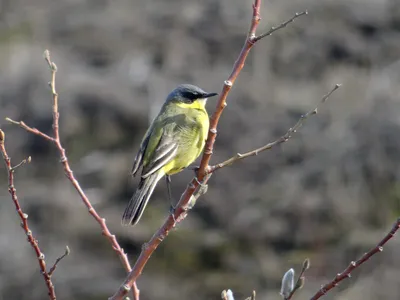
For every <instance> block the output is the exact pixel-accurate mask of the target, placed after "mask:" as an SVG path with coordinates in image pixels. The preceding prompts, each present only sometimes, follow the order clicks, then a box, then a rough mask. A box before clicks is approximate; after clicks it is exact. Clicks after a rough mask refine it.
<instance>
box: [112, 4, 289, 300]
mask: <svg viewBox="0 0 400 300" xmlns="http://www.w3.org/2000/svg"><path fill="white" fill-rule="evenodd" d="M260 6H261V0H254V4H253V15H252V19H251V24H250V29H249V32H248V34H247V37H246V40H245V43H244V45H243V47H242V50H241V52H240V54H239V56H238V58H237V60H236V62H235V64H234V66H233V70H232V72H231V74H230V76H229V77H228V79H227V80H225V81H224V85H223V88H222V92H221V94H220V97H219V99H218V103H217V106H216V109H215V112H214V114H213V115H212V116H211V118H210V129H209V132H208V137H207V142H206V145H205V147H204V152H203V156H202V159H201V163H200V167H199V170H198V172H197V176H196V178H193V179H192V181H191V182H190V183H189V184H188V186H187V188H186V190H185V191H184V192H183V194H182V196H181V198H180V200H179V202H178V204H177V206H176V209H175V210H174V213H173V214H170V215H169V217H168V218H167V219H166V220H165V222H164V224H163V225H162V226H161V227H160V228H159V229H158V231H157V232H155V233H154V235H153V236H152V237H151V239H150V240H149V241H148V242H147V243H146V244H144V245H143V247H142V251H141V253H140V255H139V257H138V259H137V260H136V263H135V265H134V266H133V269H132V271H131V272H130V273H129V274H128V276H127V277H126V278H125V280H124V282H123V283H122V284H121V285H120V287H119V289H118V290H117V291H116V293H115V294H114V295H113V296H111V297H110V298H109V300H122V299H123V297H124V296H126V294H127V293H128V292H129V290H130V288H131V287H132V284H133V283H134V282H135V281H136V280H137V278H138V277H139V276H140V274H141V273H142V271H143V268H144V266H145V265H146V263H147V261H148V260H149V258H150V256H151V255H152V254H153V252H154V251H155V250H156V249H157V247H158V245H160V243H161V242H162V241H163V240H164V239H165V237H166V236H167V235H168V234H169V232H170V230H171V229H172V228H173V227H175V225H176V224H177V223H178V222H180V221H182V220H183V219H184V218H185V217H186V215H187V211H188V206H189V205H188V204H189V202H190V200H191V199H192V195H193V193H194V192H195V191H196V189H197V187H198V186H199V183H200V182H201V183H202V184H206V183H207V181H208V177H206V175H207V173H208V172H207V170H208V168H209V162H210V158H211V155H212V153H213V148H214V143H215V139H216V137H217V125H218V121H219V119H220V117H221V114H222V112H223V110H224V108H225V106H226V98H227V96H228V94H229V91H230V90H231V88H232V86H233V84H234V83H235V81H236V79H237V77H238V75H239V73H240V71H241V70H242V69H243V66H244V63H245V61H246V58H247V55H248V54H249V52H250V50H251V49H252V47H253V46H254V45H255V44H256V42H257V41H258V40H259V39H258V40H257V39H256V29H257V26H258V24H259V22H260V19H261V18H260ZM289 23H290V22H289ZM283 27H284V26H282V27H281V28H283Z"/></svg>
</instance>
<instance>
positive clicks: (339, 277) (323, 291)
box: [310, 218, 400, 300]
mask: <svg viewBox="0 0 400 300" xmlns="http://www.w3.org/2000/svg"><path fill="white" fill-rule="evenodd" d="M399 229H400V218H398V219H397V221H396V222H395V223H394V225H393V227H392V229H391V230H390V232H389V233H388V234H387V235H386V236H385V237H384V238H383V239H382V240H381V241H380V242H379V243H378V244H377V245H376V246H375V247H374V248H372V249H371V250H369V251H368V252H367V253H365V254H364V255H363V256H361V257H360V258H359V259H358V260H357V261H352V262H351V263H350V264H349V266H348V267H347V268H346V269H345V270H344V271H343V272H342V273H339V274H337V275H336V276H335V278H333V279H332V280H331V281H330V282H328V283H327V284H325V285H323V286H322V287H321V289H320V290H319V291H318V292H317V293H316V294H315V295H314V296H313V297H312V298H311V299H310V300H317V299H319V298H321V297H322V296H324V295H325V294H326V293H327V292H328V291H329V290H331V289H333V288H335V287H336V286H338V284H339V282H341V281H342V280H344V279H346V278H350V277H351V272H353V271H354V270H355V269H357V268H358V267H359V266H361V265H362V264H363V263H365V262H366V261H367V260H369V259H370V258H371V257H372V256H373V255H375V254H377V253H380V252H382V251H383V246H384V245H385V244H386V243H387V242H388V241H389V240H390V239H391V238H393V236H394V235H395V234H396V232H397V231H398V230H399Z"/></svg>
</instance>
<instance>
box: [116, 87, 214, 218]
mask: <svg viewBox="0 0 400 300" xmlns="http://www.w3.org/2000/svg"><path fill="white" fill-rule="evenodd" d="M216 95H218V93H208V92H205V91H204V90H202V89H201V88H199V87H197V86H195V85H191V84H181V85H179V86H178V87H176V88H175V89H174V90H173V91H172V92H171V93H170V94H169V95H168V96H167V98H166V100H165V102H164V104H163V105H162V107H161V109H160V112H159V113H158V115H157V116H156V117H155V118H154V120H153V121H152V123H151V125H150V127H149V128H148V130H147V132H146V133H145V135H144V137H143V139H142V142H141V144H140V148H139V151H138V152H137V154H136V157H135V160H134V162H133V167H132V171H131V174H132V176H135V175H136V174H137V173H138V172H139V169H140V168H141V169H142V170H141V176H140V182H139V185H138V187H137V189H136V191H135V193H134V194H133V196H132V198H131V199H130V201H129V203H128V205H127V206H126V209H125V211H124V214H123V216H122V221H121V222H122V225H132V226H133V225H136V224H137V223H138V222H139V220H140V218H141V217H142V214H143V211H144V209H145V208H146V205H147V203H148V201H149V199H150V197H151V195H152V193H153V191H154V188H155V187H156V185H157V183H158V182H159V180H160V179H161V178H163V177H164V176H165V177H166V181H167V186H168V193H169V197H170V198H171V191H170V186H169V183H170V182H171V178H170V175H173V174H176V173H179V172H181V171H182V170H183V169H185V168H187V167H188V166H189V165H190V164H192V163H193V162H194V161H195V160H196V159H197V158H198V157H199V155H200V154H201V153H202V152H203V148H204V145H205V142H206V139H207V135H208V129H209V117H208V114H207V111H206V109H205V108H206V103H207V99H208V98H210V97H213V96H216Z"/></svg>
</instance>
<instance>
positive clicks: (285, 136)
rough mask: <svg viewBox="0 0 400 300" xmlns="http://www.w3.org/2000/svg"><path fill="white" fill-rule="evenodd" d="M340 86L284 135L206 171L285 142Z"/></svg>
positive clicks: (227, 164) (210, 171) (211, 171)
mask: <svg viewBox="0 0 400 300" xmlns="http://www.w3.org/2000/svg"><path fill="white" fill-rule="evenodd" d="M340 86H341V85H340V84H336V85H335V86H334V87H333V88H332V89H331V91H330V92H329V93H328V94H326V95H325V96H323V97H322V99H321V101H320V103H319V104H318V105H317V107H316V108H314V109H313V110H310V111H309V112H307V113H306V114H305V115H302V116H301V117H300V119H299V120H298V121H297V123H296V124H295V125H294V126H293V127H291V128H289V130H288V131H287V132H286V133H285V134H284V135H282V136H281V137H280V138H278V139H277V140H275V141H273V142H271V143H268V144H266V145H264V146H262V147H260V148H258V149H255V150H252V151H249V152H246V153H243V154H241V153H238V154H236V155H235V156H233V157H231V158H229V159H227V160H225V161H224V162H222V163H219V164H216V165H214V166H210V167H209V169H208V173H213V172H215V171H216V170H219V169H222V168H224V167H226V166H230V165H231V164H233V163H235V162H237V161H239V160H242V159H245V158H247V157H250V156H255V155H258V154H259V153H261V152H263V151H265V150H269V149H271V148H272V147H274V146H276V145H279V144H282V143H285V142H287V141H288V140H289V139H290V138H291V137H292V134H293V133H295V132H297V130H298V129H300V127H301V126H302V125H303V123H304V122H305V121H306V120H307V119H308V118H309V117H310V116H312V115H315V114H317V112H318V106H319V105H321V104H323V103H324V102H325V101H326V100H328V98H329V96H330V95H332V93H333V92H334V91H336V90H337V89H338V88H339V87H340Z"/></svg>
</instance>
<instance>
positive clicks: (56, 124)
mask: <svg viewBox="0 0 400 300" xmlns="http://www.w3.org/2000/svg"><path fill="white" fill-rule="evenodd" d="M44 58H45V60H46V62H47V64H48V65H49V68H50V71H51V81H50V83H49V84H50V88H51V92H52V96H53V109H52V111H53V137H50V136H48V135H46V134H44V133H42V132H41V131H39V130H38V129H36V128H32V127H30V126H28V125H26V124H25V123H24V122H22V121H19V122H17V121H13V120H11V119H9V118H7V119H6V120H7V121H9V122H11V123H13V124H16V125H19V126H20V127H22V128H23V129H25V130H27V131H28V132H31V133H33V134H36V135H38V136H41V137H43V138H44V139H46V140H48V141H50V142H52V143H54V144H55V146H56V147H57V149H58V152H59V154H60V162H61V164H62V165H63V167H64V172H65V175H66V176H67V178H68V179H69V181H70V182H71V184H72V185H73V187H74V188H75V190H76V191H77V192H78V194H79V196H80V197H81V199H82V201H83V203H84V204H85V206H86V207H87V209H88V211H89V214H91V215H92V217H93V218H94V219H95V220H96V221H97V223H98V224H99V225H100V228H101V230H102V234H103V235H104V236H105V237H106V238H107V239H108V241H109V242H110V244H111V246H112V248H113V249H114V251H115V252H116V253H117V254H118V256H119V258H120V260H121V262H122V264H123V266H124V267H125V270H126V271H127V272H130V271H131V269H132V268H131V265H130V264H129V260H128V256H127V254H126V253H125V252H124V249H122V248H121V246H120V245H119V243H118V241H117V239H116V237H115V235H114V234H112V233H111V232H110V230H109V229H108V227H107V225H106V220H105V219H104V218H102V217H100V215H99V214H98V213H97V211H96V210H95V209H94V207H93V206H92V204H91V203H90V201H89V199H88V197H87V196H86V194H85V192H84V191H83V190H82V188H81V186H80V184H79V182H78V181H77V180H76V178H75V177H74V175H73V172H72V170H71V167H70V166H69V163H68V158H67V156H66V153H65V149H64V148H63V146H62V144H61V140H60V134H59V118H60V114H59V112H58V94H57V91H56V72H57V66H56V64H55V63H54V62H52V61H51V59H50V53H49V51H48V50H46V51H45V52H44ZM133 297H134V299H135V300H139V289H138V288H137V286H136V284H135V283H133Z"/></svg>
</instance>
